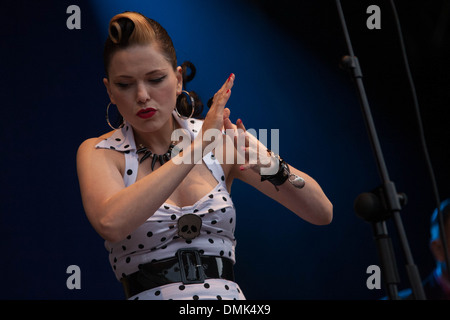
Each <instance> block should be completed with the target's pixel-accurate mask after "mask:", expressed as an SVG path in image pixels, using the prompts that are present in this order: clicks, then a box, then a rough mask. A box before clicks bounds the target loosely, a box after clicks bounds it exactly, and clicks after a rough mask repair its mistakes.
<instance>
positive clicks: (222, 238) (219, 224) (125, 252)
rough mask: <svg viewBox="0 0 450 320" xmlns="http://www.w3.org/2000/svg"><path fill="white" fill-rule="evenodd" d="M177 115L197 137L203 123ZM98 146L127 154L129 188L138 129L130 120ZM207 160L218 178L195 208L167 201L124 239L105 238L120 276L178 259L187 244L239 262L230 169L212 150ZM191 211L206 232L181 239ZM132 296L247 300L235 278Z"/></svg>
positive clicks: (135, 162) (174, 285)
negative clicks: (228, 179)
mask: <svg viewBox="0 0 450 320" xmlns="http://www.w3.org/2000/svg"><path fill="white" fill-rule="evenodd" d="M174 115H175V116H174V118H175V119H177V121H178V122H179V123H180V125H181V127H182V128H184V129H186V130H189V132H190V134H191V137H192V139H193V138H194V137H195V135H196V133H197V132H199V131H200V129H201V126H202V124H203V121H201V120H197V119H188V120H182V119H180V118H179V117H178V116H176V113H175V112H174ZM96 147H97V148H106V149H113V150H117V151H118V152H123V153H124V155H125V166H126V168H125V174H124V183H125V186H129V185H131V184H132V183H134V182H135V181H136V176H137V170H138V155H137V154H136V145H135V142H134V136H133V130H132V128H131V127H130V126H129V125H128V124H127V123H125V126H124V127H123V128H121V129H119V130H116V131H115V132H114V133H113V134H112V135H111V136H110V137H109V138H108V139H106V140H103V141H102V142H100V143H99V144H97V146H96ZM203 160H204V162H205V164H206V165H207V167H208V168H209V169H210V171H211V173H212V175H213V176H214V178H215V179H216V180H217V181H218V183H217V185H216V186H215V187H214V188H213V189H212V190H211V191H210V192H209V193H208V194H206V195H204V196H203V197H202V198H201V199H199V200H198V201H197V202H196V203H195V204H193V205H191V206H185V207H178V206H174V205H171V204H167V203H164V204H163V205H161V207H160V208H159V209H158V210H157V211H156V212H155V213H154V214H153V215H152V216H151V217H150V218H149V219H148V220H147V221H146V222H145V223H144V224H143V225H141V226H140V227H138V228H137V229H136V230H135V231H134V232H133V233H132V234H130V235H128V236H127V237H126V238H125V239H123V240H122V241H119V242H115V243H111V242H109V241H105V247H106V249H107V250H108V252H109V261H110V263H111V266H112V269H113V271H114V273H115V275H116V278H117V279H118V280H120V279H121V278H122V277H124V276H127V275H130V274H132V273H134V272H137V271H138V270H139V269H138V266H139V265H140V264H145V263H148V262H151V261H154V260H162V259H166V258H171V257H174V256H175V254H176V252H177V251H178V249H182V248H187V249H198V250H199V251H200V252H201V253H202V254H204V255H209V256H218V257H224V258H228V259H231V260H232V261H233V263H234V262H235V261H236V260H235V252H234V250H235V246H236V240H235V238H234V230H235V223H236V211H235V208H234V205H233V201H232V200H231V197H230V194H229V193H228V191H227V188H226V184H225V176H224V172H223V170H222V166H221V165H220V163H219V162H218V161H217V160H216V159H215V158H214V156H213V155H212V153H209V154H207V155H206V156H205V157H204V159H203ZM188 214H193V215H196V216H198V217H199V218H201V222H202V226H201V229H200V233H199V234H198V236H197V237H195V238H194V239H191V240H186V239H184V238H183V237H180V236H179V230H178V220H179V219H180V218H181V217H183V216H186V215H188ZM129 299H130V300H131V299H144V300H203V299H208V300H211V299H213V300H217V299H218V300H222V299H223V300H233V299H235V300H243V299H245V296H244V294H243V293H242V291H241V289H240V288H239V286H238V285H237V284H236V283H235V282H232V281H229V280H224V279H206V280H205V282H204V283H196V284H186V285H185V284H183V283H182V282H177V283H171V284H168V285H164V286H160V287H156V288H153V289H150V290H147V291H144V292H141V293H139V294H137V295H135V296H133V297H130V298H129Z"/></svg>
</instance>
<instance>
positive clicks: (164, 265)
mask: <svg viewBox="0 0 450 320" xmlns="http://www.w3.org/2000/svg"><path fill="white" fill-rule="evenodd" d="M211 278H215V279H226V280H231V281H234V273H233V261H232V260H230V259H227V258H222V257H215V256H204V255H201V254H200V253H199V251H198V250H195V249H180V250H178V251H177V254H176V256H175V257H173V258H168V259H164V260H159V261H154V262H150V263H146V264H141V265H139V271H137V272H135V273H132V274H130V275H128V276H125V277H123V278H122V279H121V280H120V281H121V282H122V284H123V287H124V290H125V296H126V298H127V299H128V298H130V297H132V296H134V295H136V294H138V293H140V292H142V291H145V290H149V289H153V288H156V287H159V286H163V285H165V284H169V283H174V282H182V283H183V284H192V283H204V282H205V279H211Z"/></svg>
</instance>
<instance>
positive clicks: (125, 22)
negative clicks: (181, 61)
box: [103, 11, 177, 75]
mask: <svg viewBox="0 0 450 320" xmlns="http://www.w3.org/2000/svg"><path fill="white" fill-rule="evenodd" d="M146 44H156V45H157V46H158V48H159V49H160V50H161V53H162V54H163V55H164V57H165V58H166V59H167V61H168V62H169V63H170V64H171V65H172V67H173V69H174V70H175V69H176V68H177V56H176V52H175V48H174V46H173V43H172V39H171V38H170V36H169V34H168V33H167V31H166V30H165V29H164V28H163V27H162V26H161V25H160V24H159V23H158V22H156V21H155V20H152V19H149V18H147V17H145V16H144V15H142V14H140V13H137V12H131V11H127V12H123V13H120V14H117V15H115V16H114V17H112V19H111V21H110V22H109V28H108V38H107V39H106V42H105V48H104V52H103V60H104V64H105V72H106V75H108V69H109V64H110V62H111V58H112V56H113V54H114V53H115V52H116V51H117V50H119V49H125V48H127V47H129V46H133V45H146Z"/></svg>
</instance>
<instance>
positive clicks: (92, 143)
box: [78, 131, 114, 153]
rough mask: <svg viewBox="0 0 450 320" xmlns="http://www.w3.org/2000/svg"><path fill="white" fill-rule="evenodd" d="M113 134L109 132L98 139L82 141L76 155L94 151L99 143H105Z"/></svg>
mask: <svg viewBox="0 0 450 320" xmlns="http://www.w3.org/2000/svg"><path fill="white" fill-rule="evenodd" d="M113 133H114V131H110V132H107V133H105V134H102V135H101V136H99V137H92V138H88V139H86V140H84V141H83V142H82V143H81V144H80V146H79V147H78V153H80V152H86V151H88V150H94V149H96V146H97V145H98V144H99V143H101V142H103V141H106V140H107V139H108V138H109V137H111V136H112V135H113Z"/></svg>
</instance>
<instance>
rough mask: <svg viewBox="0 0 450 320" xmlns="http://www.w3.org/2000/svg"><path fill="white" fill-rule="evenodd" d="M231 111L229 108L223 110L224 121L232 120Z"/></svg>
mask: <svg viewBox="0 0 450 320" xmlns="http://www.w3.org/2000/svg"><path fill="white" fill-rule="evenodd" d="M230 114H231V111H230V109H228V108H225V109H223V119H224V120H225V119H227V118H230Z"/></svg>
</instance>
